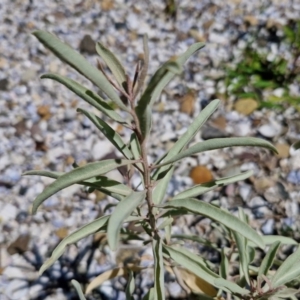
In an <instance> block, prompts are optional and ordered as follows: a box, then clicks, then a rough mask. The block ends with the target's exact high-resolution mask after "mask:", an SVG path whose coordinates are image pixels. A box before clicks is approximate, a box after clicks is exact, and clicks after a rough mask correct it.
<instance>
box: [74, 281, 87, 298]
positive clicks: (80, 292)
mask: <svg viewBox="0 0 300 300" xmlns="http://www.w3.org/2000/svg"><path fill="white" fill-rule="evenodd" d="M71 283H72V285H73V286H74V288H75V290H76V292H77V295H78V297H79V300H86V299H85V297H84V294H83V292H82V290H81V286H80V284H79V282H78V281H76V280H74V279H72V280H71Z"/></svg>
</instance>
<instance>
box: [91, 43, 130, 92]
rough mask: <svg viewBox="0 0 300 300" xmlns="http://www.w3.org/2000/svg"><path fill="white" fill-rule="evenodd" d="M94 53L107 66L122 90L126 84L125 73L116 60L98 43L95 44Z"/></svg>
mask: <svg viewBox="0 0 300 300" xmlns="http://www.w3.org/2000/svg"><path fill="white" fill-rule="evenodd" d="M96 51H97V52H98V54H99V55H100V56H101V58H102V59H103V60H104V62H105V63H106V64H107V66H108V67H109V69H110V70H111V72H112V73H113V75H114V76H115V78H116V80H117V82H118V84H119V85H120V86H121V87H123V88H124V85H125V84H126V82H127V79H126V72H125V70H124V68H123V66H122V64H121V63H120V61H119V60H118V58H117V57H116V56H115V55H114V54H113V53H112V52H111V51H110V50H109V49H107V48H106V47H105V46H103V45H102V44H101V43H99V42H98V43H97V44H96Z"/></svg>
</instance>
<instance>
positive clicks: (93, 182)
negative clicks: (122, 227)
mask: <svg viewBox="0 0 300 300" xmlns="http://www.w3.org/2000/svg"><path fill="white" fill-rule="evenodd" d="M64 174H66V173H62V172H51V171H40V170H33V171H28V172H25V173H24V174H23V175H38V176H44V177H49V178H54V179H57V178H58V177H60V176H62V175H64ZM78 184H80V185H83V186H88V187H91V188H94V189H97V190H100V191H102V192H103V193H104V194H106V195H109V196H112V197H115V198H116V199H117V200H122V199H123V198H124V196H128V195H129V194H130V193H131V192H132V189H131V188H130V187H129V186H127V185H125V184H122V183H121V182H118V181H116V180H113V179H111V178H108V177H106V176H97V178H96V177H94V178H91V179H88V180H85V181H82V182H78ZM118 196H120V197H118Z"/></svg>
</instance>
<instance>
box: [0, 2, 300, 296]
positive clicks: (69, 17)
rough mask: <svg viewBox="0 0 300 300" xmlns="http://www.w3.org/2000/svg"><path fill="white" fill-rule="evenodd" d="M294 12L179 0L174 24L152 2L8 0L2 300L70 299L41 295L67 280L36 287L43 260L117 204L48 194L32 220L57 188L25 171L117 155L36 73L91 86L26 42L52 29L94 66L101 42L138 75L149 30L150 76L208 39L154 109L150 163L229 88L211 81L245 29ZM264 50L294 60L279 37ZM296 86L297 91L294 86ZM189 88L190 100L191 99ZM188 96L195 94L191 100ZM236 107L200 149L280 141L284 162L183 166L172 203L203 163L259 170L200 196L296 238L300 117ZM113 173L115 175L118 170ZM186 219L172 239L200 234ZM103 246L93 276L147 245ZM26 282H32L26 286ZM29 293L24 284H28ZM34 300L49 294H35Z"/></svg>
mask: <svg viewBox="0 0 300 300" xmlns="http://www.w3.org/2000/svg"><path fill="white" fill-rule="evenodd" d="M225 3H226V4H225ZM299 13H300V2H299V1H296V0H295V1H285V0H281V1H242V0H230V1H221V0H215V1H208V0H203V1H187V0H186V1H185V0H184V1H180V6H179V8H178V11H177V15H176V18H175V17H170V16H167V14H166V12H165V4H164V3H163V2H162V1H157V0H155V1H151V4H147V2H146V1H140V2H137V1H131V0H130V1H122V0H115V1H113V0H103V1H94V0H87V1H81V2H80V1H63V2H61V3H59V2H58V1H53V2H51V1H44V0H40V1H37V0H32V1H24V0H16V1H13V2H12V1H9V0H2V1H1V3H0V19H1V20H2V22H1V24H0V138H1V143H0V229H1V234H0V245H1V248H0V250H1V253H0V254H1V262H0V299H1V300H6V299H48V300H50V299H67V298H66V297H67V293H68V292H66V290H64V289H60V290H59V289H58V290H57V291H56V295H55V294H54V295H52V296H48V297H46V296H45V295H43V294H42V293H43V292H44V291H45V285H47V283H48V285H49V281H50V282H51V281H54V280H57V278H60V276H61V274H60V272H61V269H60V268H61V266H62V263H61V265H59V264H57V265H55V268H56V269H55V268H54V270H53V272H52V273H51V274H50V273H49V274H50V275H49V274H48V275H47V276H48V277H47V276H43V277H42V279H41V280H38V279H37V278H38V275H37V272H36V268H37V267H36V266H37V265H38V264H39V262H38V261H39V260H41V259H42V260H43V259H44V258H45V257H46V256H47V255H49V251H50V250H51V249H53V247H54V246H55V245H56V244H57V243H58V242H59V240H60V239H61V238H62V237H64V236H65V235H66V234H67V233H68V232H72V231H73V230H74V229H75V228H77V227H78V226H80V225H83V224H85V223H87V222H89V221H91V220H93V219H95V217H97V216H98V215H99V213H100V212H101V211H102V210H103V208H104V207H105V206H106V205H107V203H108V202H109V201H112V200H111V199H106V200H103V201H101V200H102V195H100V194H97V193H91V194H87V193H85V192H84V191H82V190H81V189H80V187H78V186H75V187H71V188H67V189H65V190H64V191H62V192H60V193H59V194H57V195H55V196H52V197H51V198H49V199H48V200H47V201H46V202H45V204H44V205H43V207H42V208H40V209H39V211H38V212H37V214H36V215H34V216H32V215H31V213H30V210H31V204H32V202H33V200H34V198H35V197H36V196H37V195H38V194H39V193H41V191H42V190H43V189H44V187H45V186H46V185H47V184H49V183H50V182H51V180H49V179H45V178H40V177H21V174H22V173H23V172H25V171H28V170H32V169H41V170H43V169H48V170H52V171H67V170H70V169H71V165H72V163H73V161H74V160H75V161H76V162H77V163H78V164H84V163H86V162H91V161H95V160H98V159H100V158H102V157H104V156H105V155H109V154H111V153H112V151H113V148H112V146H111V145H110V144H109V142H107V141H106V140H104V138H103V136H101V135H99V133H98V132H97V131H96V130H95V129H94V128H93V126H92V124H90V122H89V120H88V119H86V118H84V117H83V116H82V115H80V114H77V113H76V107H78V106H79V107H81V108H88V105H87V104H86V103H84V102H83V101H82V100H80V99H79V98H78V97H77V96H75V95H74V94H72V93H71V92H69V91H67V90H66V89H65V88H64V87H62V86H60V85H59V84H57V83H55V82H53V81H51V80H40V79H39V76H40V75H42V74H44V73H47V72H52V73H58V74H60V75H67V76H69V77H71V78H73V79H76V80H78V81H79V82H82V83H84V84H85V85H87V86H90V87H91V85H90V83H89V82H86V81H85V79H83V78H82V77H80V75H78V74H77V73H76V72H75V71H73V70H71V69H70V68H69V67H68V66H66V65H65V64H63V63H61V62H60V61H59V60H58V59H56V58H55V57H54V56H53V55H52V54H51V53H50V52H49V51H48V50H46V49H45V48H44V47H43V46H42V45H41V44H39V42H38V41H37V40H36V39H35V38H34V36H32V35H31V34H30V33H31V32H32V31H34V30H36V29H43V30H48V31H50V32H53V33H55V34H56V35H57V36H58V37H59V38H61V39H62V40H64V41H66V42H68V43H69V44H70V45H72V46H73V47H74V48H76V49H78V50H80V51H81V52H82V53H83V54H84V56H85V57H86V58H87V59H88V60H89V61H90V62H91V63H93V64H96V62H97V55H96V53H95V51H94V48H93V41H98V40H99V41H101V42H102V43H103V44H105V45H107V46H108V47H109V48H110V49H111V50H112V51H113V52H114V53H116V54H117V55H118V57H119V58H120V60H121V61H122V62H123V63H124V65H125V67H126V69H127V70H128V72H129V73H130V74H131V75H133V73H134V69H135V63H136V61H137V60H138V57H139V56H140V55H141V54H142V50H143V48H142V36H143V34H144V33H147V34H148V36H149V48H150V57H151V60H150V61H151V63H150V68H149V75H151V74H153V72H154V71H155V70H156V68H157V67H158V66H159V65H160V64H161V63H163V62H164V61H166V60H167V59H168V58H170V57H171V56H173V55H177V54H180V53H182V52H183V51H185V49H186V48H187V47H188V46H189V45H191V44H192V43H194V42H197V41H203V42H205V43H206V47H205V48H204V49H203V50H201V51H200V52H199V53H197V54H196V55H194V56H193V57H192V58H191V59H190V60H189V62H188V63H187V64H186V67H185V71H184V73H183V75H182V76H181V77H179V78H176V79H175V80H174V81H173V82H172V83H171V84H170V85H169V86H168V87H167V89H166V90H165V91H164V92H163V95H162V97H161V99H160V100H159V101H158V102H157V103H156V104H155V106H154V110H155V111H154V113H153V119H154V124H153V132H152V141H153V144H154V147H151V148H150V150H149V151H150V155H151V158H152V159H153V160H154V159H155V158H157V157H158V156H160V155H161V154H162V153H163V152H164V151H165V150H166V149H169V148H170V147H171V146H172V145H173V144H174V141H175V140H176V139H177V138H178V136H180V135H181V134H182V133H183V132H184V131H185V129H186V128H187V126H188V124H189V123H190V122H191V120H192V118H193V117H194V116H196V115H197V114H198V113H199V111H200V110H201V109H202V108H203V107H204V106H205V105H206V104H207V103H208V102H209V101H210V100H212V99H214V98H216V97H217V93H218V90H220V86H221V88H222V82H221V83H220V82H219V83H218V81H217V80H216V79H217V78H219V77H220V76H222V74H224V68H223V67H222V66H223V64H222V62H224V61H229V60H232V61H233V62H234V61H236V60H238V58H239V57H240V55H241V49H242V48H243V46H244V45H245V43H246V41H247V34H245V33H247V31H246V30H247V29H248V30H256V28H258V27H259V26H267V24H270V22H274V24H275V25H276V26H275V28H276V30H277V31H278V32H280V30H281V26H283V25H285V24H287V23H288V21H289V20H293V19H297V18H298V17H299V15H300V14H299ZM247 22H248V23H247ZM245 24H248V25H247V26H248V27H247V26H246V25H245ZM249 24H250V25H249ZM267 47H270V49H271V50H270V51H272V53H273V54H274V55H275V56H276V55H278V54H280V53H281V54H282V53H283V54H284V55H285V54H286V55H287V56H288V55H289V53H285V52H284V51H286V49H284V48H278V47H277V48H276V45H275V44H274V43H273V42H272V41H267ZM291 89H293V91H294V93H295V94H296V95H298V96H299V95H300V90H299V86H297V85H295V84H294V85H292V86H291ZM189 91H195V92H193V93H190V94H189ZM277 92H278V91H277ZM186 93H188V94H189V95H190V98H187V97H184V95H185V94H186ZM234 100H235V99H233V98H232V99H231V98H230V99H227V101H225V100H223V101H222V104H221V107H220V109H219V111H218V112H217V113H216V114H214V116H213V118H212V119H211V120H210V121H209V122H208V125H207V126H206V127H205V129H204V130H203V131H202V132H201V133H200V134H198V135H197V136H196V138H195V142H197V141H201V140H203V139H209V138H212V137H215V136H257V137H262V138H265V139H268V140H269V141H271V142H273V143H274V144H276V145H279V147H281V149H282V151H281V152H280V155H279V156H276V157H274V156H272V155H271V154H270V153H268V152H266V151H261V150H260V151H259V150H257V149H254V150H253V149H251V150H250V149H240V148H237V149H234V150H232V149H225V150H224V151H212V152H210V153H207V154H202V155H199V156H195V157H192V158H189V159H186V160H185V161H184V162H183V163H182V164H180V165H178V167H177V169H176V171H175V176H174V178H173V179H172V181H171V183H170V187H169V190H168V191H169V195H172V194H174V193H176V192H177V191H178V190H182V189H183V188H184V187H186V186H191V185H192V184H193V178H191V176H190V174H191V173H190V171H191V169H192V168H193V167H196V166H198V165H201V166H205V168H206V169H207V170H208V171H209V172H210V175H209V176H213V178H219V177H222V176H229V175H230V174H234V173H237V172H240V171H245V170H249V169H252V170H253V171H254V176H253V177H251V178H250V180H248V181H246V182H243V183H240V184H235V185H229V186H228V187H227V188H224V189H222V190H221V191H218V192H210V193H208V194H207V195H206V196H205V197H204V198H203V199H204V200H206V201H211V200H213V199H219V201H220V203H221V204H222V205H223V206H224V207H226V208H228V209H230V210H232V211H233V212H235V211H236V208H237V207H238V206H244V207H245V210H246V212H247V213H248V214H249V216H250V219H251V224H252V225H253V226H254V227H255V228H257V229H258V230H261V231H262V232H263V233H265V234H276V233H280V232H282V228H289V229H292V230H294V238H295V239H298V240H300V238H299V234H298V232H299V228H300V227H299V225H300V224H299V217H298V216H299V202H300V192H299V183H300V152H299V151H298V152H296V151H292V150H289V146H290V145H291V144H292V143H293V142H295V141H296V140H297V139H300V116H299V113H298V112H297V111H296V110H295V109H294V108H293V107H289V108H287V109H286V110H284V111H282V112H281V113H278V111H274V110H267V109H263V110H255V111H254V112H253V113H252V114H249V115H247V116H245V115H243V114H241V113H239V112H237V111H236V110H234V109H233V102H234ZM112 126H113V127H114V128H115V129H117V130H118V131H119V133H120V134H121V135H122V137H123V138H124V140H128V139H129V137H130V132H128V131H126V130H125V129H124V128H120V127H118V126H117V125H116V124H112ZM162 133H163V134H162ZM228 162H230V163H228ZM112 176H114V178H116V177H115V176H119V177H120V175H118V174H115V173H114V174H112ZM120 180H122V178H120ZM219 192H220V193H219ZM180 222H182V224H181V223H180ZM180 222H179V223H178V226H175V228H174V232H180V231H181V232H185V233H188V232H191V231H192V230H194V229H191V228H192V227H191V223H192V220H188V219H185V220H183V221H180ZM195 230H196V231H197V230H198V229H197V228H196V229H195ZM89 244H90V240H89V241H84V242H81V243H79V245H80V247H81V249H84V247H86V246H88V245H89ZM101 249H102V250H101V251H100V250H99V249H97V250H95V253H94V257H95V262H94V263H93V264H92V265H91V266H90V269H89V276H91V277H92V276H93V274H97V273H100V272H103V271H104V270H107V269H109V268H110V267H111V266H112V265H114V264H116V263H118V261H119V259H120V257H119V256H121V254H122V255H125V256H126V255H127V256H128V255H132V253H135V252H138V251H139V250H140V246H139V245H131V246H127V248H126V247H125V246H124V247H123V248H122V251H120V252H119V253H117V255H116V254H114V253H111V252H110V251H109V249H108V248H107V247H102V248H101ZM127 250H128V251H127ZM135 250H136V251H135ZM19 253H21V254H22V255H20V254H19ZM24 253H25V254H24ZM120 253H121V254H120ZM124 253H125V254H124ZM126 253H129V254H126ZM76 255H77V248H76V247H75V246H74V247H70V249H69V252H68V255H67V257H68V258H70V259H74V257H76ZM118 255H119V256H118ZM147 255H148V256H149V255H151V253H150V254H147V253H146V254H145V253H144V254H143V256H145V257H147ZM29 261H31V263H29ZM145 261H146V262H147V258H146V259H145ZM33 262H35V264H34V263H33ZM82 264H83V265H80V268H82V270H85V268H86V261H85V260H83V262H82ZM66 265H68V264H66ZM55 272H56V273H55ZM83 272H84V271H83ZM79 273H80V272H79ZM73 275H74V274H73V273H72V272H71V273H68V272H67V273H66V274H65V275H64V276H65V277H64V278H65V280H69V279H70V278H72V276H73ZM146 275H147V276H148V277H147V276H146ZM146 275H145V276H144V277H143V280H142V279H141V280H140V281H141V282H140V286H141V288H140V289H141V293H142V290H143V288H145V287H146V286H147V284H149V280H151V279H149V278H151V274H146ZM51 276H52V277H51ZM49 278H51V280H49ZM147 278H148V281H147ZM28 282H31V283H32V284H29V285H28V286H27V283H28ZM115 284H116V286H117V287H118V284H119V286H123V285H124V282H122V280H120V281H118V282H116V283H115ZM24 285H25V288H21V287H23V286H24ZM49 289H51V288H49ZM168 289H169V293H170V294H171V295H172V296H174V297H176V296H178V295H179V294H180V287H179V286H178V285H177V284H176V283H174V282H172V283H170V284H169V285H168ZM101 292H102V293H103V294H105V295H113V296H111V297H110V298H109V299H124V293H122V292H120V293H116V292H115V289H113V288H112V285H111V284H110V283H109V284H107V285H104V286H103V288H102V289H101ZM37 295H43V296H42V298H37ZM95 297H96V296H95Z"/></svg>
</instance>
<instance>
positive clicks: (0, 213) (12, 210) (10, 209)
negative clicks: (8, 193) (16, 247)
mask: <svg viewBox="0 0 300 300" xmlns="http://www.w3.org/2000/svg"><path fill="white" fill-rule="evenodd" d="M17 214H18V210H17V208H16V207H15V206H14V205H13V204H11V203H7V204H4V206H2V208H1V209H0V222H1V223H6V222H7V221H9V220H12V219H15V218H16V216H17Z"/></svg>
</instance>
